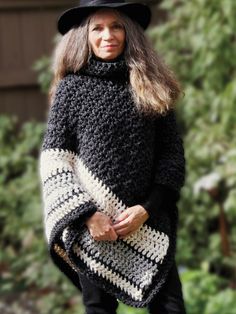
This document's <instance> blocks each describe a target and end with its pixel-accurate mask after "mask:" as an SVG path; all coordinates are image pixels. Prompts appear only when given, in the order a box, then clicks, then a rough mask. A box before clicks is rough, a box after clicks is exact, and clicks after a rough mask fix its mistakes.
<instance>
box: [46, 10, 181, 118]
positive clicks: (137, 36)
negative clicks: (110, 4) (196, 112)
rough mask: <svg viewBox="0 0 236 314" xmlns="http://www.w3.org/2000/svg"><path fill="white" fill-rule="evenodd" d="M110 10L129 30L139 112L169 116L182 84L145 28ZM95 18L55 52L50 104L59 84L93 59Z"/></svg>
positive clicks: (128, 51) (62, 40)
mask: <svg viewBox="0 0 236 314" xmlns="http://www.w3.org/2000/svg"><path fill="white" fill-rule="evenodd" d="M100 10H104V9H100ZM105 10H107V9H105ZM108 10H111V11H114V12H115V13H116V15H117V16H118V18H119V19H120V22H121V23H122V24H123V27H124V29H125V33H126V45H125V50H124V58H125V61H126V63H127V65H128V68H129V76H130V92H131V94H132V97H133V99H134V102H135V104H136V106H137V109H138V110H140V111H142V112H143V113H147V114H165V113H166V112H167V111H168V110H169V109H171V108H173V107H174V105H175V103H176V101H177V99H178V97H179V95H180V93H181V87H180V83H179V82H178V81H177V79H176V77H175V75H174V73H173V72H172V71H171V70H170V68H169V67H168V66H167V65H166V64H165V62H164V61H163V60H162V58H161V57H160V56H159V55H158V53H157V52H156V51H155V50H154V48H153V47H152V44H151V42H150V40H149V39H148V37H147V36H146V35H145V33H144V31H143V29H142V27H141V26H140V25H139V24H138V23H136V22H135V21H133V20H131V19H130V18H129V17H128V16H127V15H125V14H123V13H122V12H120V11H118V10H114V9H108ZM92 15H93V14H90V15H89V16H88V17H87V18H86V19H84V20H83V22H82V23H81V24H80V26H76V27H73V28H72V29H71V30H70V31H68V32H67V33H66V34H65V35H63V36H61V38H60V40H59V42H58V43H57V45H56V47H55V49H54V53H53V57H52V72H53V80H52V83H51V86H50V90H49V102H50V103H52V101H53V98H54V96H55V91H56V88H57V85H58V83H59V81H60V80H61V79H63V77H65V76H66V75H67V74H68V73H71V72H72V73H75V72H77V71H79V70H80V69H81V68H82V67H83V66H85V65H86V63H87V62H88V60H89V58H90V57H91V54H92V51H91V47H90V44H89V41H88V30H89V23H90V19H91V17H92Z"/></svg>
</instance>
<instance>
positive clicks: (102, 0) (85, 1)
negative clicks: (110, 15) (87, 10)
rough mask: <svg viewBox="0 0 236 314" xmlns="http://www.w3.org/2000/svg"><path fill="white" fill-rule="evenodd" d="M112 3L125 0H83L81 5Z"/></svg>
mask: <svg viewBox="0 0 236 314" xmlns="http://www.w3.org/2000/svg"><path fill="white" fill-rule="evenodd" d="M112 3H125V1H123V0H115V1H111V0H90V1H88V0H81V1H80V6H93V5H101V4H112Z"/></svg>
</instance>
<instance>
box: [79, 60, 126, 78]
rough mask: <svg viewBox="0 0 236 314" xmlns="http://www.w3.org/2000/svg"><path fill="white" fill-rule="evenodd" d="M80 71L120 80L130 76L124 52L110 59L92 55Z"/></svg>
mask: <svg viewBox="0 0 236 314" xmlns="http://www.w3.org/2000/svg"><path fill="white" fill-rule="evenodd" d="M80 73H83V74H85V75H89V76H96V77H101V78H109V79H118V80H127V79H128V76H129V75H128V74H129V71H128V66H127V64H126V61H125V59H124V55H123V54H122V55H120V56H118V57H117V58H116V59H113V60H109V61H105V60H102V59H99V58H97V57H96V56H95V55H92V56H91V57H90V59H89V61H88V62H87V64H86V66H85V67H84V68H83V69H81V70H80Z"/></svg>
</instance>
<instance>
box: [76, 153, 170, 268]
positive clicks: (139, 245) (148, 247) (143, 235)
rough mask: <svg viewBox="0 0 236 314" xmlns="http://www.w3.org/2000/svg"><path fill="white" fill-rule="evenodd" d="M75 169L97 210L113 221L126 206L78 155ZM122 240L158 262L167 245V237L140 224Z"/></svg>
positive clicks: (165, 252)
mask: <svg viewBox="0 0 236 314" xmlns="http://www.w3.org/2000/svg"><path fill="white" fill-rule="evenodd" d="M75 169H76V173H77V177H78V179H79V182H80V185H81V186H82V187H83V189H84V190H85V191H86V192H87V193H88V194H89V195H90V196H91V198H92V200H93V201H94V203H95V204H96V205H97V207H98V208H99V210H100V211H102V212H104V213H105V214H107V215H108V216H109V217H110V218H111V219H112V220H113V221H114V220H115V217H116V216H117V215H118V214H120V213H122V212H123V211H124V210H125V209H126V208H127V207H126V206H125V205H124V204H123V203H122V201H121V200H119V198H118V197H117V196H116V195H115V194H114V193H113V192H112V191H111V190H110V189H109V187H106V186H105V184H104V182H102V181H101V180H99V179H98V178H96V177H95V176H94V175H92V173H91V171H89V169H88V168H87V167H86V166H85V165H84V163H83V161H82V160H81V159H80V158H79V157H77V158H76V168H75ZM124 241H125V242H127V243H129V244H130V245H132V246H133V247H134V248H135V250H137V251H139V252H140V253H141V254H143V255H145V256H148V257H149V258H151V259H152V260H154V259H155V261H156V262H160V261H161V260H162V259H163V258H164V256H165V255H166V254H167V249H168V247H169V237H168V236H167V235H166V234H165V233H163V232H159V231H156V230H155V229H152V228H151V227H150V226H147V225H142V226H141V227H140V228H139V229H138V230H136V232H135V233H133V234H132V235H130V236H128V237H127V238H126V239H124Z"/></svg>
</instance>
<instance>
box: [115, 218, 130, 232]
mask: <svg viewBox="0 0 236 314" xmlns="http://www.w3.org/2000/svg"><path fill="white" fill-rule="evenodd" d="M129 225H130V221H129V220H128V218H127V219H125V220H123V221H121V222H119V223H116V224H114V225H112V227H113V228H114V229H115V231H116V232H117V231H118V230H120V229H123V228H127V227H128V226H129Z"/></svg>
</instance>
